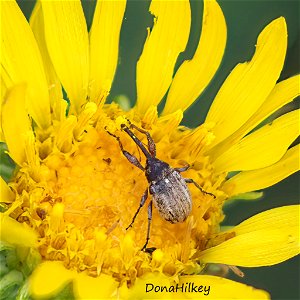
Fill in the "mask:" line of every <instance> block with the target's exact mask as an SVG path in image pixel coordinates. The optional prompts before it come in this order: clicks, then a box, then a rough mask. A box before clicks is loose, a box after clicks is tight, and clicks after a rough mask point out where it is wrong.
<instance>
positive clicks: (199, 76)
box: [163, 0, 227, 115]
mask: <svg viewBox="0 0 300 300" xmlns="http://www.w3.org/2000/svg"><path fill="white" fill-rule="evenodd" d="M226 36H227V30H226V23H225V19H224V16H223V13H222V10H221V8H220V6H219V5H218V3H217V2H216V1H214V0H205V1H204V10H203V21H202V33H201V38H200V41H199V44H198V47H197V50H196V52H195V55H194V57H193V58H192V59H191V60H189V61H185V62H184V63H183V64H182V65H181V66H180V68H179V69H178V71H177V72H176V74H175V77H174V79H173V82H172V85H171V87H170V91H169V93H168V98H167V102H166V106H165V108H164V110H163V114H164V115H166V114H169V113H173V112H175V111H176V110H178V109H181V110H183V111H185V110H186V109H187V108H188V107H189V106H190V105H191V104H192V103H193V102H194V101H195V100H196V98H197V97H198V96H199V95H200V94H201V93H202V92H203V90H204V89H205V87H206V86H207V85H208V83H209V82H210V80H211V79H212V77H213V76H214V74H215V72H216V71H217V69H218V67H219V65H220V63H221V60H222V57H223V53H224V50H225V45H226Z"/></svg>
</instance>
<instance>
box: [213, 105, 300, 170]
mask: <svg viewBox="0 0 300 300" xmlns="http://www.w3.org/2000/svg"><path fill="white" fill-rule="evenodd" d="M299 112H300V111H299V110H295V111H292V112H289V113H287V114H285V115H283V116H281V117H279V118H277V119H276V120H274V121H273V122H271V123H269V124H267V125H265V126H263V127H261V128H260V129H258V130H256V131H255V132H253V133H252V134H250V135H248V136H246V137H245V138H244V139H242V140H241V141H240V142H238V143H236V144H235V145H233V146H232V147H231V148H229V149H228V150H227V151H226V152H225V153H223V154H222V155H220V156H219V157H218V158H217V159H216V161H215V162H214V166H215V170H216V171H217V172H224V171H240V170H254V169H258V168H264V167H267V166H269V165H271V164H274V163H276V162H277V161H278V160H279V159H280V158H281V157H282V156H283V155H284V154H285V152H286V150H287V149H288V147H289V146H290V145H291V143H292V142H293V141H294V140H295V139H296V137H297V136H298V135H299V118H300V115H299Z"/></svg>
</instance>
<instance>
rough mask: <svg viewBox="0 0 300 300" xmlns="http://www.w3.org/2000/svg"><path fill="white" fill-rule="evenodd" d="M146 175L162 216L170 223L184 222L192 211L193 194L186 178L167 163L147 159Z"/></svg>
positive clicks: (155, 203)
mask: <svg viewBox="0 0 300 300" xmlns="http://www.w3.org/2000/svg"><path fill="white" fill-rule="evenodd" d="M146 177H147V179H148V182H149V192H150V194H151V195H152V198H153V203H154V206H155V207H156V209H157V210H158V212H159V214H160V215H161V217H162V218H164V219H165V220H167V221H169V222H170V223H178V222H183V221H184V220H185V219H186V218H187V217H188V216H189V214H190V213H191V210H192V200H191V194H190V192H189V190H188V187H187V185H186V183H185V180H184V178H183V177H182V176H181V175H180V174H179V172H178V171H175V170H174V169H173V168H171V167H170V166H169V165H168V164H167V163H165V162H163V161H161V160H159V159H157V158H151V159H149V160H148V159H147V163H146Z"/></svg>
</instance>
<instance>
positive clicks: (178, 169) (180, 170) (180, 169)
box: [174, 164, 191, 173]
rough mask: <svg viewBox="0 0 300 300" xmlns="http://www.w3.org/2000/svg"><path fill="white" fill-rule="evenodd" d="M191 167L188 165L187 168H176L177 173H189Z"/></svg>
mask: <svg viewBox="0 0 300 300" xmlns="http://www.w3.org/2000/svg"><path fill="white" fill-rule="evenodd" d="M190 167H191V166H190V165H189V164H187V165H186V166H184V167H182V168H174V170H175V171H177V172H179V173H181V172H184V171H187V170H188V169H189V168H190Z"/></svg>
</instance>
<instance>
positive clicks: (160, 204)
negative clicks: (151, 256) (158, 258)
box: [107, 124, 215, 251]
mask: <svg viewBox="0 0 300 300" xmlns="http://www.w3.org/2000/svg"><path fill="white" fill-rule="evenodd" d="M130 127H131V128H134V129H136V130H138V131H139V132H141V133H143V134H145V135H146V137H147V140H148V150H147V149H146V148H145V146H144V144H143V143H142V142H141V141H140V140H139V139H138V138H137V137H136V136H135V134H134V133H133V132H132V131H131V130H130V129H129V128H128V127H127V126H126V125H125V124H122V125H121V129H122V130H123V131H124V132H126V133H127V134H128V135H129V136H130V137H131V138H132V139H133V141H134V142H135V143H136V144H137V146H138V147H139V148H140V149H141V151H142V152H143V153H144V155H145V156H146V167H143V166H142V165H141V163H140V162H139V160H138V159H137V158H136V157H135V156H134V155H132V154H130V153H129V152H127V151H126V150H124V148H123V145H122V143H121V141H120V138H119V137H118V136H116V135H114V134H112V133H110V132H108V131H107V132H108V133H109V134H110V135H111V136H113V137H114V138H115V139H117V141H118V143H119V146H120V148H121V151H122V152H123V154H124V156H125V157H126V158H127V159H128V160H129V162H130V163H132V164H133V165H135V166H136V167H138V168H139V169H141V170H142V171H143V172H145V175H146V178H147V180H148V182H149V187H147V189H146V191H145V192H144V194H143V196H142V199H141V202H140V206H139V208H138V209H137V211H136V213H135V214H134V216H133V219H132V221H131V223H130V224H129V226H128V227H127V228H126V230H127V229H128V228H130V227H132V225H133V223H134V221H135V219H136V217H137V215H138V213H139V211H140V209H141V208H142V207H143V206H144V204H145V202H146V200H147V198H148V190H149V192H150V194H151V195H152V200H151V201H150V203H149V206H148V229H147V237H146V243H145V245H144V246H143V248H142V250H147V248H146V247H147V244H148V242H149V239H150V227H151V220H152V202H153V203H154V206H155V207H156V209H157V210H158V212H159V214H160V216H161V217H162V218H164V219H165V220H166V221H168V222H170V223H178V222H183V221H184V220H185V219H186V218H187V217H188V216H189V214H190V213H191V210H192V198H191V194H190V191H189V189H188V187H187V185H186V184H187V183H193V184H194V185H195V186H196V187H197V188H198V189H200V190H201V192H202V193H204V194H208V195H211V196H213V197H214V198H215V196H214V195H213V194H211V193H208V192H206V191H204V190H203V189H202V188H201V187H200V186H199V185H198V184H197V183H196V182H195V181H194V180H193V179H190V178H183V177H182V176H181V174H180V173H181V172H184V171H186V170H188V169H189V167H190V166H189V165H187V166H185V167H182V168H171V167H170V165H169V164H167V163H166V162H164V161H162V160H160V159H158V158H156V146H155V143H154V141H153V139H152V137H151V135H150V134H149V132H147V131H146V130H143V129H141V128H139V127H137V126H136V125H134V124H130ZM151 249H153V248H151ZM150 251H151V250H150Z"/></svg>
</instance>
